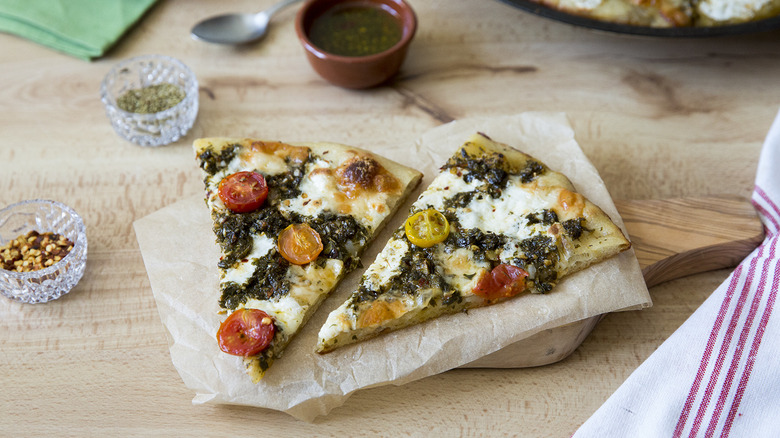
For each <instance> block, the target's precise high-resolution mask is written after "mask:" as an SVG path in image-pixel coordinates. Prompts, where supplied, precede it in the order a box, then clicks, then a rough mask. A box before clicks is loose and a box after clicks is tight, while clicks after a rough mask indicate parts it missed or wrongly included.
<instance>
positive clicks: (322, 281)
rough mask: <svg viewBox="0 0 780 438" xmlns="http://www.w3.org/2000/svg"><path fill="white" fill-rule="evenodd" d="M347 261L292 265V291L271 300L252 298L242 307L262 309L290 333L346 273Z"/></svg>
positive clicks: (290, 271) (278, 325)
mask: <svg viewBox="0 0 780 438" xmlns="http://www.w3.org/2000/svg"><path fill="white" fill-rule="evenodd" d="M343 268H344V264H343V263H342V262H341V260H332V259H331V260H328V261H327V262H326V263H325V265H324V266H322V267H320V266H316V265H315V264H313V263H310V264H308V265H306V267H305V268H304V267H301V266H295V265H293V266H291V269H290V270H289V271H288V272H287V277H286V279H287V280H289V281H290V282H291V284H290V292H289V293H288V294H287V295H284V296H281V297H272V298H270V299H267V300H258V299H254V298H252V299H249V300H247V302H246V303H245V304H244V305H243V306H242V307H246V308H249V309H260V310H262V311H264V312H266V313H268V314H269V315H270V316H272V317H273V319H274V324H276V325H277V327H279V329H280V330H281V331H282V332H283V333H286V334H292V333H295V332H297V331H298V329H299V328H300V326H301V325H302V324H303V322H304V321H305V320H306V318H307V313H308V311H309V309H311V308H312V306H315V305H316V304H318V303H319V302H320V301H321V300H322V299H323V298H324V296H325V295H324V294H325V292H327V291H330V290H331V289H332V288H333V286H334V285H335V283H336V281H337V280H338V279H339V278H340V277H341V275H342V273H343Z"/></svg>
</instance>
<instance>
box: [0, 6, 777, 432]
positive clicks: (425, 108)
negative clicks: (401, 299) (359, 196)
mask: <svg viewBox="0 0 780 438" xmlns="http://www.w3.org/2000/svg"><path fill="white" fill-rule="evenodd" d="M271 3H273V0H259V1H234V2H230V3H229V4H228V3H225V2H210V1H207V0H188V1H185V0H178V1H173V0H170V1H163V2H161V3H160V4H158V5H157V6H156V7H154V8H153V9H152V10H151V11H150V12H149V13H148V14H147V15H146V16H145V17H144V19H143V20H142V21H141V22H140V23H139V24H138V25H137V26H136V27H134V28H133V29H132V30H131V31H130V32H129V33H128V34H127V35H126V36H125V37H124V38H123V39H122V40H121V41H120V42H119V44H118V45H117V46H116V47H115V48H114V49H113V50H112V51H111V52H110V53H109V54H108V56H106V57H104V58H102V59H100V60H97V61H94V62H91V63H90V62H85V61H81V60H78V59H74V58H71V57H68V56H66V55H62V54H60V53H57V52H54V51H52V50H49V49H46V48H43V47H40V46H38V45H35V44H33V43H30V42H28V41H26V40H23V39H20V38H17V37H15V36H11V35H6V34H0V84H2V86H0V126H2V130H1V134H0V207H2V206H5V205H7V204H10V203H13V202H17V201H21V200H24V199H30V198H49V199H55V200H58V201H61V202H64V203H66V204H68V205H70V206H72V207H73V208H75V209H76V210H77V211H78V212H80V214H81V215H82V216H83V218H84V221H85V223H86V226H87V234H88V238H89V259H88V263H87V269H86V273H85V275H84V278H83V279H82V280H81V282H80V283H79V284H78V286H77V287H76V288H75V289H74V290H73V291H72V292H71V293H70V294H68V295H66V296H64V297H63V298H61V299H59V300H57V301H54V302H51V303H48V304H43V305H24V304H19V303H17V302H12V301H10V300H7V299H5V298H2V299H0V367H1V369H2V371H1V372H0V393H2V396H0V435H2V436H12V435H14V436H20V435H22V434H31V435H35V436H42V435H53V436H65V435H73V436H87V435H107V436H120V435H121V436H151V435H168V436H196V435H197V436H225V435H231V434H237V433H241V434H244V435H247V434H250V433H251V434H254V435H258V434H269V435H273V436H304V435H323V436H338V437H343V436H354V435H378V436H395V435H413V436H430V435H432V434H434V433H435V434H436V435H437V436H456V435H461V436H493V435H511V436H527V437H547V436H549V437H568V436H570V435H571V434H572V433H573V432H574V431H575V430H576V428H577V427H578V426H579V425H580V424H582V423H583V422H584V421H585V420H586V419H587V418H588V417H589V416H590V415H591V414H592V413H593V412H594V411H595V410H596V409H597V408H598V407H599V406H600V405H601V404H602V403H603V402H604V400H606V399H607V397H609V395H610V394H611V393H612V392H613V391H614V390H615V389H616V388H617V387H618V386H619V385H620V384H621V382H623V381H624V379H626V378H627V377H628V376H629V374H630V373H631V372H632V371H633V370H634V369H635V368H636V367H637V366H639V365H640V364H641V363H642V362H643V360H644V359H645V358H647V357H648V356H649V355H650V354H651V353H652V352H653V351H654V350H655V349H656V348H657V347H658V346H659V345H660V344H661V343H662V342H663V341H664V339H666V338H667V337H668V336H669V335H670V334H671V333H672V332H673V331H674V330H675V329H676V328H677V327H678V326H679V325H680V324H681V323H682V322H683V321H684V320H685V319H686V318H687V317H688V316H689V315H690V314H691V313H692V312H693V311H694V310H695V309H696V308H697V307H698V306H699V305H700V304H701V302H702V301H703V300H704V299H705V298H706V297H707V296H708V295H709V293H710V292H712V291H713V290H714V289H715V288H716V286H717V285H718V284H719V283H720V282H721V281H723V279H724V278H725V277H726V276H727V274H728V271H725V270H724V271H716V272H711V273H706V274H700V275H696V276H692V277H687V278H683V279H680V280H676V281H673V282H668V283H665V284H662V285H660V286H657V287H653V288H652V289H651V291H650V292H651V295H652V297H653V300H654V307H652V308H651V309H648V310H644V311H638V312H625V313H619V314H611V315H608V316H607V317H606V318H605V319H604V320H603V321H602V322H601V323H600V324H599V325H598V326H597V327H596V329H595V330H594V331H593V332H592V333H591V335H590V336H589V337H588V338H587V339H586V340H585V342H584V343H583V344H582V346H581V347H580V348H579V349H577V350H576V351H575V352H574V354H573V355H571V356H570V357H569V358H567V359H565V360H563V361H561V362H559V363H556V364H553V365H549V366H544V367H538V368H530V369H505V370H496V369H459V370H454V371H450V372H447V373H444V374H441V375H437V376H434V377H429V378H426V379H423V380H421V381H417V382H414V383H411V384H407V385H405V386H401V387H394V386H390V387H381V388H375V389H369V390H363V391H359V392H357V393H356V394H354V395H353V396H352V397H351V398H350V399H349V400H348V401H347V403H346V404H345V405H344V406H342V407H339V408H337V409H335V410H334V411H332V412H331V414H330V415H328V416H327V417H321V418H319V419H317V420H316V421H315V422H314V423H311V424H310V423H305V422H301V421H298V420H295V419H294V418H292V417H290V416H288V415H286V414H284V413H279V412H275V411H267V410H262V409H256V408H249V407H240V406H217V405H199V406H193V405H192V404H191V399H192V397H193V395H194V394H193V393H192V391H190V390H188V389H187V388H186V387H185V386H184V384H183V383H182V380H181V379H180V378H179V376H178V374H177V373H176V370H175V369H174V367H173V365H172V363H171V360H170V356H169V354H168V345H167V341H166V332H165V328H164V326H163V324H162V323H161V321H160V318H159V316H158V313H157V309H156V306H155V302H154V298H153V296H152V292H151V289H150V285H149V280H148V278H147V275H146V270H145V268H144V264H143V260H142V258H141V254H140V251H139V248H138V244H137V242H136V238H135V234H134V232H133V228H132V223H133V221H135V220H137V219H139V218H142V217H144V216H146V215H148V214H150V213H152V212H154V211H156V210H158V209H160V208H162V207H165V206H167V205H169V204H171V203H173V202H175V201H177V200H180V199H182V198H185V197H189V196H192V195H196V194H199V193H201V191H202V183H201V176H200V172H199V169H197V167H196V165H195V161H194V158H193V156H192V152H191V149H190V144H191V142H192V140H193V139H195V138H197V137H201V136H220V135H236V136H255V137H262V138H275V139H291V140H329V141H336V142H341V143H347V144H353V145H357V146H363V147H368V148H373V149H375V150H377V151H379V152H381V150H382V147H383V146H386V145H391V144H395V143H397V142H410V141H413V140H414V139H416V138H418V137H419V136H420V135H421V134H423V133H424V132H426V131H427V130H429V129H431V128H434V127H436V126H438V125H440V124H442V123H446V122H449V121H451V120H455V119H459V118H464V117H471V116H485V115H506V114H514V113H519V112H523V111H536V110H543V111H564V112H566V113H567V114H568V116H569V118H570V120H571V123H572V125H573V127H574V129H575V132H576V136H577V140H578V142H579V143H580V145H581V146H582V148H583V150H584V151H585V153H586V155H587V156H588V157H589V158H590V159H591V160H592V162H593V163H594V165H595V166H596V168H598V170H599V171H600V172H601V175H602V177H603V179H604V181H605V182H606V185H607V187H608V188H609V190H610V192H611V193H612V195H613V197H614V198H615V199H650V198H669V197H682V196H705V195H713V194H729V195H740V196H745V197H747V196H749V195H750V193H751V190H752V187H753V179H754V175H755V168H756V163H757V160H758V155H759V151H760V148H761V143H762V141H763V138H764V136H765V134H766V132H767V130H768V129H769V126H770V123H771V122H772V120H773V118H774V116H775V114H776V113H777V111H778V103H779V102H780V85H778V81H777V78H778V72H780V44H778V41H780V33H778V32H772V33H764V34H758V35H743V36H732V37H721V38H704V39H664V38H642V37H631V36H623V35H615V34H609V33H603V32H597V31H592V30H587V29H582V28H576V27H572V26H570V25H567V24H562V23H557V22H553V21H550V20H547V19H544V18H540V17H537V16H534V15H531V14H529V13H526V12H523V11H520V10H518V9H514V8H512V7H510V6H508V5H506V4H504V3H501V2H499V1H489V0H411V3H412V5H413V6H414V8H415V9H416V11H417V14H418V18H419V22H420V24H419V31H418V34H417V36H416V39H415V41H414V42H413V45H412V47H411V49H410V52H409V55H408V58H407V61H406V63H405V64H404V66H403V69H402V72H401V73H400V75H399V76H398V77H397V79H396V80H395V81H394V82H393V83H391V84H389V85H387V86H384V87H381V88H377V89H373V90H369V91H348V90H344V89H340V88H336V87H333V86H331V85H328V84H327V83H326V82H324V81H323V80H322V79H320V78H319V77H318V76H317V75H316V74H315V73H314V72H313V71H312V70H311V68H310V67H309V65H308V64H307V61H306V59H305V58H304V55H303V51H302V49H301V47H300V46H299V45H298V42H297V39H296V37H295V32H294V26H293V17H294V9H288V10H286V11H284V12H283V13H281V14H280V15H278V16H277V17H276V19H275V23H274V27H273V30H272V31H271V33H270V35H269V36H268V37H267V39H266V40H265V41H264V42H263V43H261V44H257V45H253V46H249V47H241V48H229V47H222V46H215V45H209V44H205V43H202V42H197V41H194V40H192V39H190V37H189V35H188V33H189V32H188V31H189V28H190V27H191V26H192V25H193V24H194V23H195V22H196V21H197V20H198V19H200V18H202V17H206V16H209V15H212V14H216V13H221V12H231V11H234V10H238V11H242V10H243V11H255V10H260V9H262V8H263V7H265V6H268V5H270V4H271ZM150 53H158V54H165V55H170V56H174V57H176V58H179V59H181V60H182V61H184V62H185V63H186V64H188V65H189V66H190V67H191V68H192V70H193V71H194V72H195V73H196V75H197V76H198V79H199V82H200V87H201V89H200V113H199V116H198V120H197V122H196V125H195V127H194V128H193V129H192V130H191V131H190V133H189V134H188V135H187V136H186V137H185V138H183V139H181V140H180V141H178V142H176V143H174V144H171V145H168V146H164V147H160V148H142V147H138V146H135V145H133V144H130V143H128V142H125V141H124V140H122V139H120V138H119V137H118V136H117V135H116V134H115V133H114V132H113V130H112V128H111V126H110V124H109V123H108V120H107V119H106V116H105V114H104V111H103V106H102V104H101V102H100V99H99V95H98V94H99V84H100V81H101V80H102V78H103V76H104V75H105V74H106V72H107V71H108V70H109V69H110V67H111V66H112V65H113V64H115V63H116V62H118V61H119V60H121V59H125V58H128V57H131V56H136V55H140V54H150ZM407 164H411V165H414V157H409V160H408V163H407Z"/></svg>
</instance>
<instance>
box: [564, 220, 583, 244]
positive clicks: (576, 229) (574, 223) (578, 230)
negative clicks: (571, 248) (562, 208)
mask: <svg viewBox="0 0 780 438" xmlns="http://www.w3.org/2000/svg"><path fill="white" fill-rule="evenodd" d="M583 222H585V218H584V217H578V218H576V219H569V220H567V221H563V223H561V225H563V229H564V230H566V234H568V235H569V236H571V238H572V239H574V240H577V239H579V238H580V236H582V231H583V228H582V223H583Z"/></svg>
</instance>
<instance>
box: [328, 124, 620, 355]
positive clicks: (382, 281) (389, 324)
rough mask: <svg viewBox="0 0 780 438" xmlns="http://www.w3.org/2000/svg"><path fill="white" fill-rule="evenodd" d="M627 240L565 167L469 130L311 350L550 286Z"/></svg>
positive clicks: (611, 253)
mask: <svg viewBox="0 0 780 438" xmlns="http://www.w3.org/2000/svg"><path fill="white" fill-rule="evenodd" d="M629 246H630V243H629V242H628V240H627V239H626V238H625V236H624V235H623V233H622V232H621V230H620V229H619V228H618V227H617V226H616V225H615V224H614V223H613V222H612V221H611V220H610V218H609V217H608V216H607V215H606V214H605V213H604V212H603V211H602V210H601V209H600V208H598V207H597V206H595V205H594V204H592V203H591V202H590V201H588V200H587V199H586V198H585V197H584V196H582V195H581V194H579V193H577V192H576V191H575V189H574V187H573V186H572V184H571V182H570V181H569V180H568V179H567V178H566V177H565V176H564V175H562V174H560V173H557V172H554V171H552V170H550V169H549V168H548V167H547V166H545V165H544V164H542V163H541V162H540V161H538V160H536V159H534V158H532V157H530V156H528V155H526V154H523V153H521V152H519V151H517V150H515V149H512V148H511V147H509V146H506V145H503V144H500V143H496V142H494V141H492V140H491V139H489V138H488V137H486V136H484V135H482V134H477V135H474V136H473V137H472V138H470V139H469V140H468V141H467V142H466V143H465V145H463V146H462V147H461V148H459V149H458V150H457V151H456V153H455V154H454V155H453V156H452V158H450V159H449V161H448V162H447V163H446V164H445V165H444V166H443V167H442V170H441V173H440V174H439V175H438V176H437V177H436V178H435V179H434V180H433V181H432V182H431V184H430V186H429V187H428V188H427V189H426V190H425V191H424V192H423V193H422V194H421V195H420V197H419V198H418V199H417V201H416V202H415V203H414V204H413V206H412V208H411V214H410V216H409V217H408V219H407V220H406V223H405V224H404V225H403V226H402V227H401V228H399V229H398V230H397V231H396V232H395V234H394V235H393V237H392V238H391V239H390V241H389V242H388V243H387V245H386V246H385V247H384V249H383V250H382V251H381V252H380V253H379V255H378V256H377V258H376V260H375V261H374V263H373V264H371V266H369V267H368V269H367V270H366V272H365V274H364V275H363V277H362V279H361V281H360V284H359V287H358V289H357V290H356V291H355V292H353V294H352V295H351V296H350V297H349V298H348V299H347V300H346V301H345V302H344V303H343V304H342V305H341V306H340V307H338V308H337V309H336V310H334V311H333V312H331V313H330V314H329V315H328V318H327V320H326V322H325V324H324V325H323V327H322V328H321V329H320V332H319V340H318V345H317V351H318V352H320V353H324V352H328V351H332V350H333V349H335V348H338V347H342V346H344V345H348V344H351V343H354V342H358V341H361V340H365V339H368V338H371V337H373V336H376V335H378V334H379V333H382V332H387V331H391V330H396V329H400V328H404V327H408V326H411V325H414V324H418V323H421V322H423V321H425V320H429V319H432V318H436V317H439V316H441V315H444V314H450V313H456V312H461V311H464V310H467V309H471V308H475V307H481V306H486V305H491V304H495V303H498V302H501V301H504V300H506V299H509V298H511V297H513V296H516V295H518V294H521V293H523V292H530V293H547V292H550V291H551V290H552V289H553V288H554V286H555V285H556V283H557V282H559V281H560V280H561V279H562V278H564V277H565V276H567V275H569V274H571V273H573V272H576V271H579V270H582V269H585V268H586V267H588V266H590V265H592V264H594V263H598V262H600V261H602V260H605V259H607V258H609V257H612V256H614V255H616V254H618V253H619V252H621V251H624V250H626V249H628V248H629Z"/></svg>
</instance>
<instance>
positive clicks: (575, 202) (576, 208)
mask: <svg viewBox="0 0 780 438" xmlns="http://www.w3.org/2000/svg"><path fill="white" fill-rule="evenodd" d="M558 205H560V206H561V209H562V210H563V215H564V216H567V217H572V216H574V217H580V216H582V210H583V209H584V208H585V198H584V197H583V196H582V195H580V194H579V193H576V192H572V191H570V190H566V189H561V192H560V193H559V194H558Z"/></svg>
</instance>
